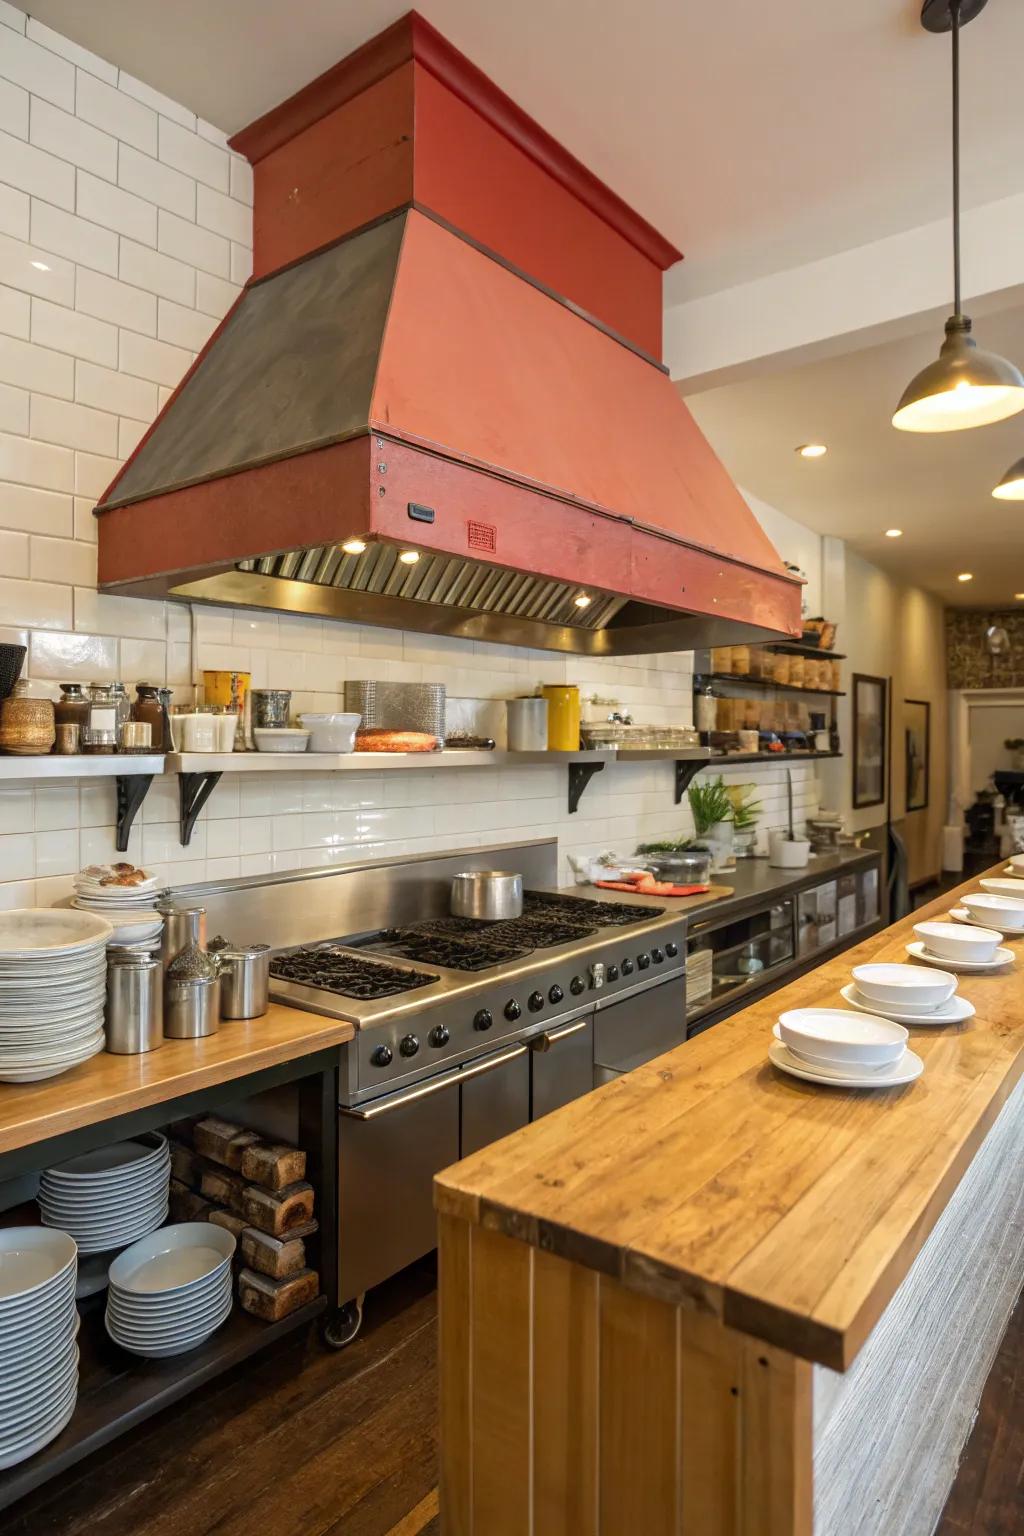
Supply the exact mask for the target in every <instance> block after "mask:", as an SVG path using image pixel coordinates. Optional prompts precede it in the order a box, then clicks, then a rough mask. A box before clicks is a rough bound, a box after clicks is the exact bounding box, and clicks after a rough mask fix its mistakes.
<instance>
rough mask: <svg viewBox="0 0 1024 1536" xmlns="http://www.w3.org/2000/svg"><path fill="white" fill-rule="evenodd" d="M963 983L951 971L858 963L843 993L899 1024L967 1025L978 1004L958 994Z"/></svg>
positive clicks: (857, 1004)
mask: <svg viewBox="0 0 1024 1536" xmlns="http://www.w3.org/2000/svg"><path fill="white" fill-rule="evenodd" d="M959 985H960V983H959V982H958V980H957V978H956V977H955V976H954V975H953V974H952V972H951V971H939V970H922V968H921V967H920V966H918V965H906V964H901V963H897V962H892V963H886V962H884V961H883V962H873V963H872V964H870V965H855V966H854V968H853V980H852V981H851V982H847V984H846V986H845V987H843V988H841V989H840V996H841V997H842V999H843V1001H844V1002H846V1003H849V1005H850V1007H851V1008H857V1009H859V1010H860V1011H861V1012H863V1013H878V1014H881V1015H882V1017H883V1018H886V1019H892V1020H893V1021H894V1022H895V1023H897V1024H913V1025H926V1026H927V1025H939V1024H963V1023H964V1022H965V1021H966V1020H967V1019H971V1018H973V1017H974V1004H973V1003H970V1002H968V1000H967V998H966V997H957V995H956V991H957V988H958V986H959Z"/></svg>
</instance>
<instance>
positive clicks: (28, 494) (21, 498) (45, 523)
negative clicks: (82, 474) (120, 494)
mask: <svg viewBox="0 0 1024 1536" xmlns="http://www.w3.org/2000/svg"><path fill="white" fill-rule="evenodd" d="M72 527H73V524H72V505H71V497H70V496H58V495H55V494H54V492H53V491H44V490H41V489H40V488H39V487H38V486H35V485H11V484H10V483H3V482H0V528H23V529H25V530H26V531H27V532H31V533H52V534H56V535H57V536H58V537H60V536H66V537H68V538H70V536H71V533H72ZM0 618H5V616H4V615H3V614H2V613H0Z"/></svg>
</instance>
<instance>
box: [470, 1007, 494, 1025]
mask: <svg viewBox="0 0 1024 1536" xmlns="http://www.w3.org/2000/svg"><path fill="white" fill-rule="evenodd" d="M493 1023H494V1019H493V1018H492V1017H491V1010H490V1009H489V1008H481V1009H480V1011H479V1013H474V1015H473V1028H474V1029H490V1027H491V1025H492V1024H493Z"/></svg>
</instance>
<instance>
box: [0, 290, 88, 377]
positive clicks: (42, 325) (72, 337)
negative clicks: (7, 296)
mask: <svg viewBox="0 0 1024 1536" xmlns="http://www.w3.org/2000/svg"><path fill="white" fill-rule="evenodd" d="M11 291H12V290H10V289H8V290H7V292H11ZM0 297H2V295H0ZM25 302H26V304H27V303H28V302H29V301H28V298H27V296H25ZM31 302H32V340H33V341H34V342H37V343H38V344H39V345H40V346H43V347H51V348H52V349H53V350H54V351H56V352H67V353H70V355H71V356H72V357H83V358H86V359H88V361H89V362H93V363H102V364H103V365H104V366H106V367H109V368H116V367H117V327H116V326H114V325H110V324H109V323H108V322H107V321H105V320H95V319H93V317H92V316H91V315H84V314H79V313H78V312H77V311H76V310H73V309H67V308H66V307H65V306H64V305H63V304H51V303H50V302H49V300H48V299H40V298H36V299H33V300H32V301H31Z"/></svg>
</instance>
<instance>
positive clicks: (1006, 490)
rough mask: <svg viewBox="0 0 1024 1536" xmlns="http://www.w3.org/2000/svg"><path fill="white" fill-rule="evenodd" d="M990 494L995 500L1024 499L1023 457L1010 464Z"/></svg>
mask: <svg viewBox="0 0 1024 1536" xmlns="http://www.w3.org/2000/svg"><path fill="white" fill-rule="evenodd" d="M992 495H993V496H994V497H995V498H996V500H997V501H1024V459H1018V460H1017V462H1016V464H1011V465H1010V467H1009V469H1008V470H1007V471H1006V474H1005V475H1004V476H1003V478H1002V479H1001V480H1000V482H999V484H998V485H997V486H996V488H995V490H994V491H993V492H992Z"/></svg>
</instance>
